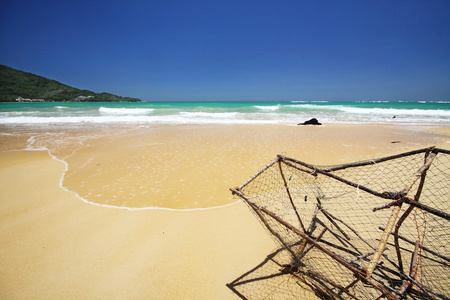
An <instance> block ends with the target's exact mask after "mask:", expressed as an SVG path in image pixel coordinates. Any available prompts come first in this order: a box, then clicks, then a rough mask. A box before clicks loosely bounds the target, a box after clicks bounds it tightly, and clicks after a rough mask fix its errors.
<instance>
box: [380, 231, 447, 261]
mask: <svg viewBox="0 0 450 300" xmlns="http://www.w3.org/2000/svg"><path fill="white" fill-rule="evenodd" d="M378 229H380V230H384V229H385V228H384V227H381V226H380V227H378ZM398 237H399V239H401V240H403V241H405V242H407V243H409V244H411V245H414V244H415V243H414V242H413V241H411V240H410V239H407V238H405V237H404V236H401V235H400V234H399V235H398ZM422 250H425V251H427V252H429V253H431V254H433V255H436V256H437V257H439V258H442V259H443V260H445V261H447V262H450V257H447V256H445V255H442V254H439V253H437V252H435V251H433V250H431V249H429V248H428V247H426V246H423V245H422Z"/></svg>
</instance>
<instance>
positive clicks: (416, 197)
mask: <svg viewBox="0 0 450 300" xmlns="http://www.w3.org/2000/svg"><path fill="white" fill-rule="evenodd" d="M429 154H430V151H427V152H425V162H424V163H426V162H427V157H428V155H429ZM427 170H428V169H427ZM427 170H425V171H424V172H422V174H421V175H420V183H419V186H418V188H417V191H416V194H415V195H414V201H419V199H420V195H421V194H422V189H423V185H424V184H425V178H426V174H427ZM413 209H414V206H412V205H410V206H409V207H408V209H407V210H406V211H405V212H404V213H403V215H402V216H401V217H400V219H399V220H398V221H397V224H395V228H394V232H393V236H394V244H395V251H396V253H397V261H398V266H399V268H400V272H404V270H403V261H402V254H401V252H400V244H399V241H398V231H399V230H400V226H402V224H403V222H404V221H405V220H406V218H407V217H408V216H409V214H410V213H411V211H412V210H413Z"/></svg>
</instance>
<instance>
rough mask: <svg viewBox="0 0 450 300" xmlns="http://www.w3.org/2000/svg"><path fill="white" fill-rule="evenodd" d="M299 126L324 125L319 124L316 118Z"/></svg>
mask: <svg viewBox="0 0 450 300" xmlns="http://www.w3.org/2000/svg"><path fill="white" fill-rule="evenodd" d="M297 125H322V123H319V121H317V119H316V118H312V119H311V120H308V121H305V122H303V123H298V124H297Z"/></svg>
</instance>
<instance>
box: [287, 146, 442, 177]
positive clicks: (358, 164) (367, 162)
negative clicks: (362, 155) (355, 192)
mask: <svg viewBox="0 0 450 300" xmlns="http://www.w3.org/2000/svg"><path fill="white" fill-rule="evenodd" d="M432 149H436V150H441V149H437V148H434V147H431V148H424V149H418V150H414V151H410V152H405V153H400V154H396V155H391V156H386V157H381V158H376V159H371V160H365V161H359V162H353V163H348V164H343V165H339V166H336V167H331V168H327V169H325V170H326V171H327V172H334V171H339V170H344V169H347V168H354V167H363V166H368V165H373V164H374V163H381V162H385V161H389V160H393V159H397V158H400V157H406V156H410V155H415V154H419V153H423V152H426V151H430V150H432ZM278 157H282V158H283V159H284V160H288V161H291V162H294V163H298V164H300V165H303V166H305V167H307V168H311V165H310V164H307V163H304V162H302V161H299V160H296V159H293V158H289V157H285V156H282V155H278Z"/></svg>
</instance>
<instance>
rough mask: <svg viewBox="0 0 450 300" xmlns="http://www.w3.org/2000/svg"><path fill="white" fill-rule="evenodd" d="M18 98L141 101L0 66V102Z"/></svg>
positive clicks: (12, 100)
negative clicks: (78, 87)
mask: <svg viewBox="0 0 450 300" xmlns="http://www.w3.org/2000/svg"><path fill="white" fill-rule="evenodd" d="M19 97H20V98H25V99H43V100H44V101H89V102H92V101H99V102H100V101H105V102H114V101H133V102H138V101H141V100H140V99H137V98H130V97H121V96H116V95H113V94H109V93H94V92H92V91H88V90H80V89H77V88H74V87H71V86H68V85H66V84H62V83H60V82H58V81H55V80H51V79H48V78H45V77H42V76H38V75H35V74H32V73H27V72H23V71H19V70H16V69H13V68H10V67H8V66H4V65H0V102H14V101H16V99H17V98H19Z"/></svg>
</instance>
